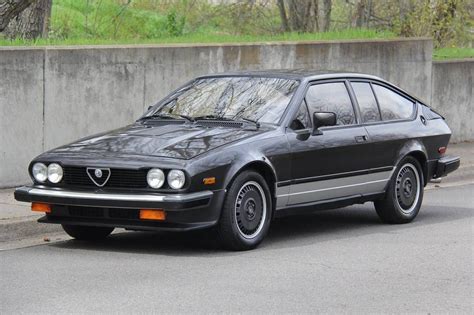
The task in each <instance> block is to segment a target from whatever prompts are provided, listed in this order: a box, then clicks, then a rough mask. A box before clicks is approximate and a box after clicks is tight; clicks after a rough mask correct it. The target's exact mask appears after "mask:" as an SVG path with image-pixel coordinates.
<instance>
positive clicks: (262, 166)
mask: <svg viewBox="0 0 474 315" xmlns="http://www.w3.org/2000/svg"><path fill="white" fill-rule="evenodd" d="M246 170H253V171H255V172H256V173H258V174H260V175H262V177H263V178H264V179H265V181H266V182H267V185H268V188H269V189H270V194H271V196H270V197H271V198H272V212H273V211H274V210H275V202H276V194H275V190H276V182H277V176H276V172H275V169H274V168H273V166H272V165H271V164H270V163H267V162H265V161H263V160H262V161H250V162H248V163H246V164H244V165H242V166H240V167H239V168H236V169H235V170H234V171H233V172H232V175H231V176H228V180H227V182H226V183H225V188H226V189H227V190H228V189H229V187H230V185H231V184H232V183H233V182H234V180H235V178H236V177H237V176H238V175H239V174H241V173H242V172H244V171H246Z"/></svg>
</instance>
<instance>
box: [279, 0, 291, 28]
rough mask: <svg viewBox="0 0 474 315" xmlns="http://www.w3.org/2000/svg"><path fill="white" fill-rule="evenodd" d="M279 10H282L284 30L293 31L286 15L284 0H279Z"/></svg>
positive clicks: (281, 16)
mask: <svg viewBox="0 0 474 315" xmlns="http://www.w3.org/2000/svg"><path fill="white" fill-rule="evenodd" d="M278 10H279V11H280V18H281V26H282V28H283V31H284V32H289V31H291V29H290V26H289V25H288V16H287V15H286V9H285V2H284V1H283V0H278Z"/></svg>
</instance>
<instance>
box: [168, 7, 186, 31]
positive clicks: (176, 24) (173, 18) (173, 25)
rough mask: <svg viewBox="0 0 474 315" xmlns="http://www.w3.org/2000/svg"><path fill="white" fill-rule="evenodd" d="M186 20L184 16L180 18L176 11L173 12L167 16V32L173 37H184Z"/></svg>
mask: <svg viewBox="0 0 474 315" xmlns="http://www.w3.org/2000/svg"><path fill="white" fill-rule="evenodd" d="M185 21H186V18H185V17H184V16H178V15H177V14H176V10H171V11H170V12H168V14H167V16H166V30H167V31H168V34H169V35H171V36H181V35H183V30H184V23H185Z"/></svg>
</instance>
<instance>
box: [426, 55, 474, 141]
mask: <svg viewBox="0 0 474 315" xmlns="http://www.w3.org/2000/svg"><path fill="white" fill-rule="evenodd" d="M431 91H432V93H431V94H432V95H431V106H432V107H433V108H434V109H436V110H437V111H439V113H441V114H442V115H443V116H444V117H445V118H446V121H447V122H448V124H449V126H450V127H451V130H452V132H453V133H452V136H451V141H452V142H461V141H474V127H473V123H474V98H473V97H474V59H465V60H451V61H435V62H433V70H432V81H431Z"/></svg>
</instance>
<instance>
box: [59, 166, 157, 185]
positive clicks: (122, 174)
mask: <svg viewBox="0 0 474 315" xmlns="http://www.w3.org/2000/svg"><path fill="white" fill-rule="evenodd" d="M146 174H147V171H146V170H125V169H118V168H112V169H110V178H109V180H108V181H107V183H106V184H105V185H104V186H103V187H109V188H146V187H147V186H148V184H147V181H146ZM64 183H65V185H71V186H88V187H90V186H92V187H97V186H96V184H94V182H93V181H92V180H91V179H90V178H89V176H88V175H87V172H86V168H85V167H73V166H65V167H64Z"/></svg>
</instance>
